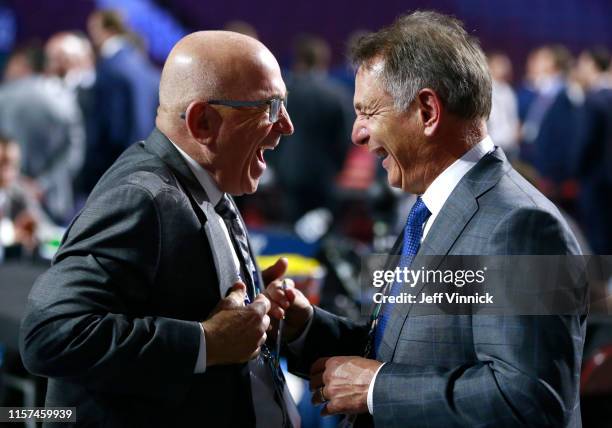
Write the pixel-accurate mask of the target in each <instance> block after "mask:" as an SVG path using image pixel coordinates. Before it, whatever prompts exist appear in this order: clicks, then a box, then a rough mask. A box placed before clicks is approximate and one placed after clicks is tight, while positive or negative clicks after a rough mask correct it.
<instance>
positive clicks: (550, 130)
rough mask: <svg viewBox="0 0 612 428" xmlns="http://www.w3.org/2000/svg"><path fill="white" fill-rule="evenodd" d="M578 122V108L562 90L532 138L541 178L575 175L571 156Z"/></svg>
mask: <svg viewBox="0 0 612 428" xmlns="http://www.w3.org/2000/svg"><path fill="white" fill-rule="evenodd" d="M577 122H578V109H577V108H576V106H575V105H574V103H573V102H572V100H571V99H570V97H569V96H568V94H567V89H566V88H564V89H562V90H561V91H560V92H559V94H558V95H557V96H556V98H555V99H554V101H553V102H552V104H551V105H550V107H549V108H548V110H547V111H546V114H545V115H544V117H543V118H542V123H540V129H539V132H538V136H537V137H536V139H535V140H534V141H533V148H534V151H535V153H534V158H533V164H534V166H535V168H536V169H537V170H538V172H539V173H540V174H541V175H542V177H544V178H547V179H550V180H552V181H553V182H555V183H561V182H562V181H564V180H567V179H570V178H572V174H571V172H572V171H571V166H572V162H571V160H570V159H571V155H572V153H573V148H572V144H573V143H574V141H575V135H576V128H577Z"/></svg>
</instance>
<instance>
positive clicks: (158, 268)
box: [21, 130, 254, 428]
mask: <svg viewBox="0 0 612 428" xmlns="http://www.w3.org/2000/svg"><path fill="white" fill-rule="evenodd" d="M179 182H180V183H181V184H182V188H187V187H188V186H193V185H195V186H199V184H197V181H196V179H195V177H194V176H193V175H192V173H191V171H190V170H189V168H188V166H187V165H186V164H185V162H184V160H183V159H182V158H181V156H180V154H179V153H178V151H177V150H176V149H175V148H174V146H172V144H171V143H170V142H169V141H168V140H167V139H166V137H165V136H164V135H163V134H162V133H161V132H160V131H158V130H154V131H153V133H152V134H151V135H150V136H149V138H148V139H147V141H146V143H145V142H139V143H137V144H135V145H133V146H132V147H130V148H129V149H128V150H126V151H125V153H123V155H122V156H121V157H120V158H119V159H118V160H117V162H115V164H114V165H113V166H112V167H111V168H110V170H109V171H108V172H107V173H106V174H105V175H104V176H103V177H102V179H101V180H100V182H99V183H98V185H97V186H96V187H95V189H94V191H93V193H92V194H91V196H90V198H89V200H88V201H87V204H86V206H85V208H84V209H83V210H82V211H81V212H80V214H79V215H78V216H77V217H76V218H75V219H74V220H73V222H72V223H71V225H70V227H69V229H68V231H67V232H66V235H65V237H64V240H63V243H62V245H61V248H60V250H59V252H58V254H57V255H56V257H55V259H54V262H53V266H52V267H51V268H50V269H49V271H48V272H47V273H46V274H44V275H43V276H41V278H40V279H39V280H38V281H37V282H36V284H35V285H34V288H33V289H32V292H31V294H30V298H29V302H28V310H27V313H26V316H25V318H24V320H23V323H22V332H21V355H22V358H23V361H24V364H25V366H26V368H27V369H28V370H30V371H31V372H32V373H34V374H37V375H41V376H46V377H48V378H49V384H48V390H47V399H46V405H47V406H76V407H77V421H78V426H96V427H98V426H100V427H113V428H116V427H140V426H142V427H156V426H159V427H168V426H187V425H188V423H189V421H191V423H193V421H199V420H201V421H205V422H206V424H207V425H208V424H210V425H209V426H215V427H224V426H227V427H230V426H231V427H235V426H253V425H254V412H253V406H252V399H251V391H250V377H249V370H248V368H247V366H246V365H244V364H242V365H230V366H218V367H214V368H209V369H208V370H207V371H206V372H205V373H204V374H194V373H193V372H194V368H195V364H196V357H197V355H198V350H199V343H200V327H199V324H198V322H197V321H199V320H203V319H205V318H207V316H208V315H209V313H210V312H211V310H212V309H213V308H214V307H215V305H216V304H217V302H218V301H219V298H220V292H219V285H218V278H217V273H216V270H215V265H214V262H213V253H212V251H215V250H214V248H213V247H212V246H211V244H210V243H209V242H208V241H207V238H206V234H205V233H204V229H203V223H202V221H201V220H200V218H198V215H199V214H197V211H195V210H194V206H193V205H192V203H191V202H190V199H189V198H188V197H187V196H186V194H185V193H184V192H183V190H181V186H179ZM203 423H204V422H203Z"/></svg>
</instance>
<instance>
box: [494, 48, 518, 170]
mask: <svg viewBox="0 0 612 428" xmlns="http://www.w3.org/2000/svg"><path fill="white" fill-rule="evenodd" d="M487 60H488V61H487V62H488V64H489V71H490V72H491V78H492V79H493V81H492V83H493V98H492V107H491V115H490V116H489V120H488V121H487V129H488V130H489V135H491V138H493V141H495V143H496V144H497V145H498V146H500V147H501V148H502V149H504V152H506V155H507V156H508V159H510V160H513V159H514V158H516V157H517V156H518V132H519V120H518V104H517V99H516V94H515V93H514V89H512V86H510V83H511V81H512V63H511V62H510V58H508V56H507V55H505V54H503V53H501V52H494V53H491V54H490V55H489V56H488V58H487Z"/></svg>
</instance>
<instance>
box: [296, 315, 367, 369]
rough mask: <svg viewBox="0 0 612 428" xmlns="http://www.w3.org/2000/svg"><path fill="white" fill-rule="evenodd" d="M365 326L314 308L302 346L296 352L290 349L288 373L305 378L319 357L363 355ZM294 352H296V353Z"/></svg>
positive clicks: (365, 340) (365, 335) (365, 341)
mask: <svg viewBox="0 0 612 428" xmlns="http://www.w3.org/2000/svg"><path fill="white" fill-rule="evenodd" d="M368 331H369V329H368V326H367V324H366V325H361V324H358V323H355V322H353V321H351V320H349V319H347V318H342V317H338V316H336V315H333V314H330V313H329V312H327V311H324V310H323V309H321V308H318V307H315V310H314V313H313V317H312V321H311V323H310V327H309V329H308V331H306V332H305V334H306V336H305V338H304V343H303V346H301V349H300V350H299V352H291V348H292V347H289V351H290V352H289V355H288V363H289V371H291V372H292V373H294V374H296V375H298V376H301V377H303V378H308V377H309V376H310V367H311V366H312V364H313V363H314V362H315V361H316V360H317V359H319V358H322V357H332V356H336V355H358V356H362V355H363V350H364V349H365V346H366V343H367V340H368ZM296 351H297V350H296Z"/></svg>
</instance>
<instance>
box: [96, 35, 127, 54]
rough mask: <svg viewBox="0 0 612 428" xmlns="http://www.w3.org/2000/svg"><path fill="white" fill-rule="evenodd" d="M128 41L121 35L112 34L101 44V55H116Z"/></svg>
mask: <svg viewBox="0 0 612 428" xmlns="http://www.w3.org/2000/svg"><path fill="white" fill-rule="evenodd" d="M125 43H126V41H125V38H124V37H121V36H111V37H109V38H108V39H106V41H105V42H104V43H102V46H100V56H102V57H103V58H110V57H112V56H114V55H115V54H116V53H117V52H119V50H120V49H121V48H122V47H123V46H124V45H125Z"/></svg>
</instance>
